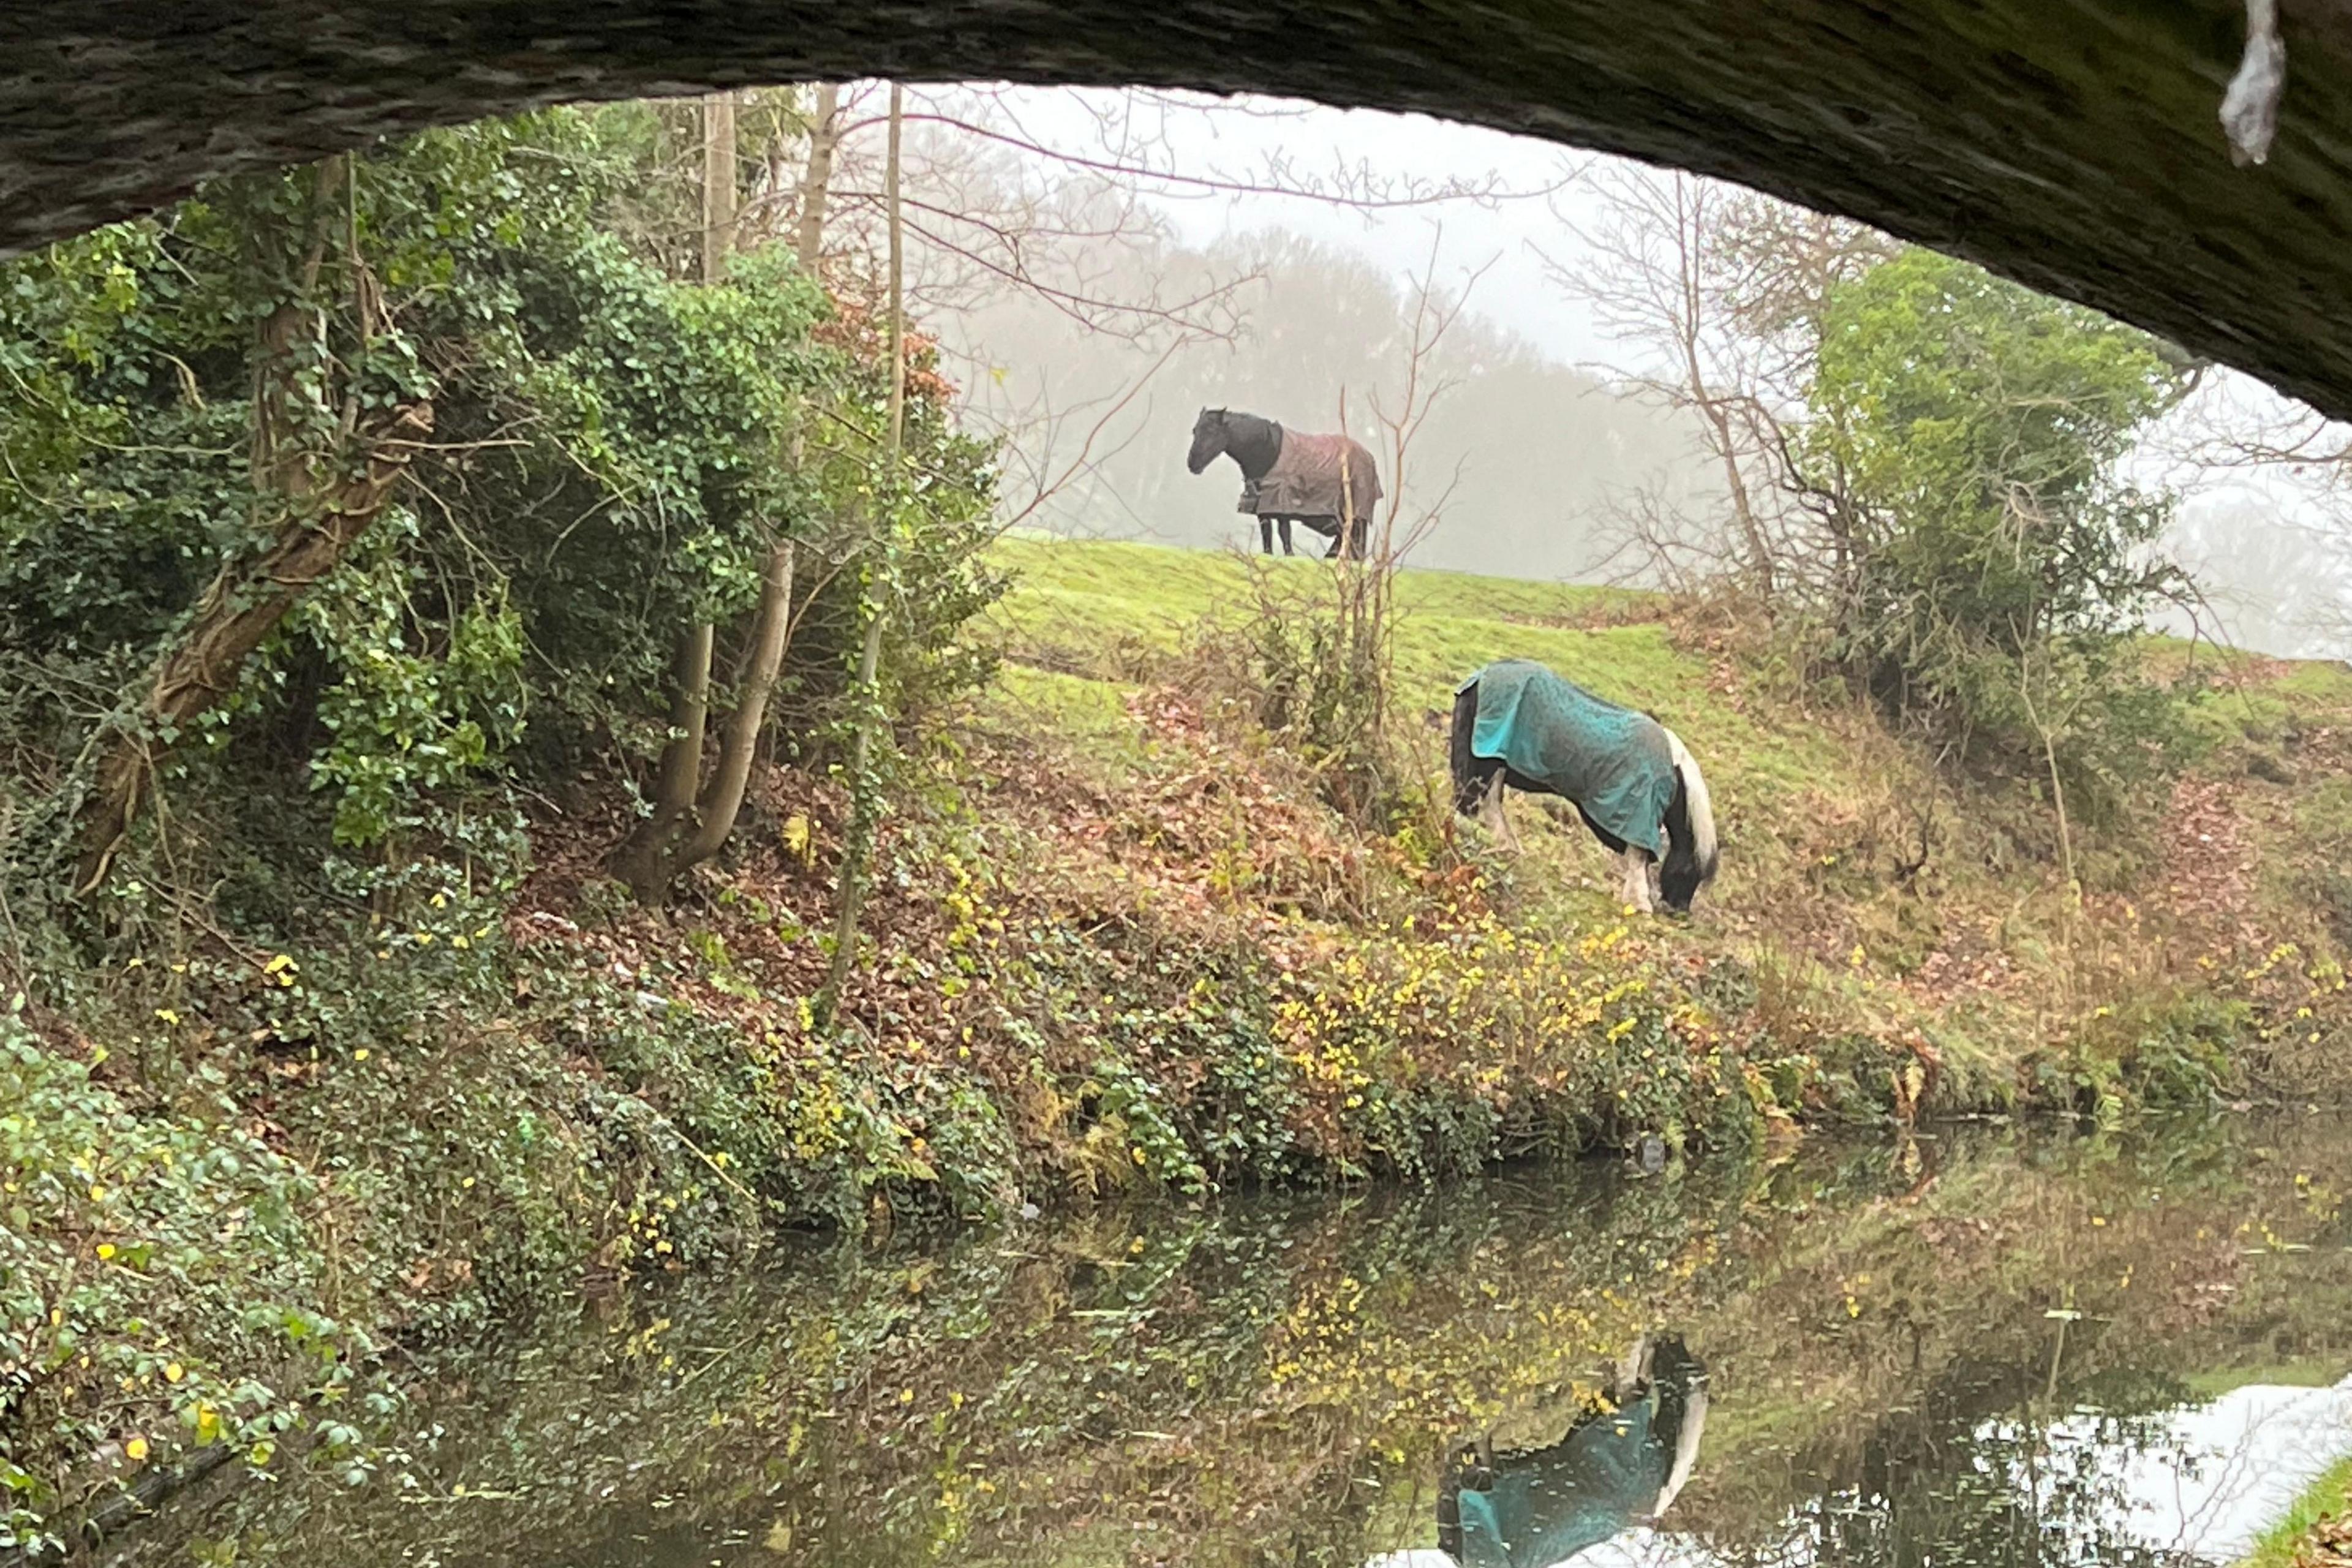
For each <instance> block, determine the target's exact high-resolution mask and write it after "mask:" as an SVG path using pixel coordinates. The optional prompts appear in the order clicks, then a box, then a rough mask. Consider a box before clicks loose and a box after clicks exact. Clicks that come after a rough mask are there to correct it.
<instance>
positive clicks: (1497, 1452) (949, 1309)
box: [116, 1117, 2352, 1568]
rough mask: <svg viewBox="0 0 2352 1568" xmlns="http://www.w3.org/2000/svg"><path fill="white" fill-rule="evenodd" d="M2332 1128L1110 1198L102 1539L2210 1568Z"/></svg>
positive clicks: (1895, 1147)
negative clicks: (1192, 1199) (1441, 1182)
mask: <svg viewBox="0 0 2352 1568" xmlns="http://www.w3.org/2000/svg"><path fill="white" fill-rule="evenodd" d="M2347 1192H2352V1129H2347V1126H2346V1125H2345V1123H2344V1121H2342V1120H2341V1119H2340V1118H2332V1117H2331V1118H2321V1117H2311V1118H2306V1119H2303V1120H2299V1121H2275V1122H2264V1121H2246V1120H2235V1121H2223V1122H2219V1123H2213V1124H2203V1125H2198V1126H2193V1127H2184V1128H2177V1129H2172V1130H2169V1131H2162V1132H2157V1133H2148V1134H2137V1135H2133V1136H2131V1137H2127V1138H2116V1139H2106V1138H2091V1137H2081V1136H2067V1135H2058V1134H2053V1133H2047V1132H2042V1133H2032V1134H2028V1133H2021V1132H2016V1133H2011V1132H1997V1131H1982V1132H1977V1131H1959V1132H1952V1133H1948V1134H1945V1135H1942V1136H1938V1137H1935V1138H1926V1137H1922V1138H1919V1139H1917V1140H1915V1141H1907V1142H1900V1143H1871V1144H1866V1145H1853V1144H1843V1145H1836V1146H1832V1145H1828V1144H1820V1143H1817V1144H1814V1145H1811V1146H1806V1147H1802V1148H1799V1149H1796V1150H1794V1151H1792V1152H1789V1153H1788V1154H1787V1155H1785V1156H1784V1157H1780V1158H1777V1159H1765V1158H1759V1159H1758V1160H1756V1161H1755V1162H1753V1163H1738V1162H1737V1161H1732V1162H1726V1163H1721V1164H1718V1165H1714V1166H1705V1165H1703V1166H1701V1167H1699V1168H1697V1169H1694V1170H1689V1171H1684V1170H1669V1171H1667V1172H1666V1173H1664V1174H1660V1175H1655V1176H1643V1175H1641V1174H1639V1173H1629V1172H1626V1171H1623V1170H1621V1169H1619V1168H1616V1167H1613V1166H1612V1167H1606V1168H1601V1167H1594V1166H1589V1165H1588V1166H1578V1167H1568V1168H1547V1169H1543V1170H1538V1171H1522V1172H1517V1173H1510V1174H1507V1175H1502V1176H1497V1177H1494V1178H1491V1179H1488V1180H1486V1181H1482V1182H1478V1183H1475V1184H1464V1185H1459V1186H1455V1187H1451V1188H1447V1189H1444V1190H1440V1191H1436V1192H1430V1193H1421V1192H1402V1191H1374V1192H1368V1193H1359V1194H1344V1195H1329V1194H1326V1195H1318V1196H1315V1197H1311V1198H1297V1197H1292V1198H1267V1199H1248V1200H1228V1201H1225V1202H1223V1203H1222V1204H1220V1205H1215V1206H1213V1207H1211V1208H1208V1209H1204V1210H1193V1209H1184V1208H1178V1207H1170V1206H1165V1205H1151V1206H1142V1207H1136V1208H1109V1209H1104V1210H1098V1211H1097V1212H1095V1213H1093V1214H1091V1215H1083V1216H1080V1217H1076V1218H1066V1219H1058V1220H1057V1219H1048V1220H1045V1221H1041V1222H1036V1223H1033V1224H1029V1225H1024V1226H1013V1227H1010V1228H1008V1229H1005V1230H1002V1231H990V1232H986V1233H974V1232H963V1233H956V1234H946V1235H941V1234H934V1235H931V1236H929V1237H912V1238H900V1239H899V1240H898V1241H895V1242H892V1243H888V1244H884V1245H876V1244H873V1243H863V1244H853V1243H841V1244H837V1245H833V1246H829V1247H810V1248H807V1249H805V1250H803V1251H801V1252H798V1253H796V1254H794V1255H793V1256H791V1257H788V1258H777V1259H772V1260H771V1262H770V1263H769V1264H768V1265H766V1266H764V1267H762V1268H759V1269H756V1270H746V1271H744V1272H742V1273H740V1274H738V1275H735V1276H733V1277H730V1278H728V1279H689V1280H684V1281H680V1282H676V1283H673V1284H667V1285H660V1286H655V1287H647V1288H640V1289H635V1290H632V1291H628V1292H625V1293H623V1294H621V1295H618V1296H613V1297H608V1298H605V1299H603V1300H593V1301H565V1302H557V1303H551V1305H550V1306H549V1308H548V1309H547V1310H546V1311H545V1312H544V1313H543V1314H542V1315H541V1318H540V1320H539V1321H535V1322H533V1323H530V1324H528V1325H525V1326H522V1327H520V1328H519V1329H518V1330H517V1331H516V1332H515V1333H514V1334H512V1335H511V1336H510V1337H509V1339H508V1340H506V1341H505V1342H501V1343H499V1344H498V1345H495V1346H488V1347H477V1348H475V1349H473V1350H471V1351H469V1352H466V1353H465V1354H464V1355H462V1356H460V1355H456V1354H452V1355H451V1356H449V1357H448V1358H447V1359H446V1363H445V1364H442V1365H440V1366H437V1367H436V1368H434V1369H432V1373H431V1375H430V1376H429V1377H428V1378H427V1379H426V1381H425V1384H423V1392H421V1393H420V1394H418V1396H417V1398H416V1399H415V1403H414V1405H412V1407H411V1408H410V1410H409V1411H408V1413H407V1415H406V1416H405V1417H404V1420H403V1421H402V1422H401V1424H400V1428H399V1431H398V1433H397V1434H396V1436H395V1437H394V1441H393V1444H392V1446H391V1447H389V1448H388V1449H387V1450H386V1451H385V1452H383V1454H382V1455H381V1456H380V1457H379V1458H378V1459H377V1461H376V1468H375V1474H374V1476H373V1479H371V1480H370V1481H369V1482H368V1483H367V1484H366V1485H364V1486H361V1487H358V1488H352V1487H349V1486H347V1485H345V1484H344V1483H342V1482H341V1480H339V1479H336V1478H334V1477H333V1476H331V1475H328V1474H326V1473H323V1472H320V1473H312V1472H309V1471H304V1472H300V1473H292V1474H288V1475H283V1476H280V1477H278V1478H277V1479H270V1480H266V1481H263V1480H248V1481H245V1482H243V1483H242V1484H237V1485H233V1486H229V1485H225V1486H220V1487H217V1488H215V1489H211V1490H208V1491H205V1492H204V1493H202V1494H200V1495H198V1496H195V1497H194V1498H192V1499H190V1500H187V1501H186V1502H184V1504H181V1505H176V1506H174V1507H173V1508H172V1509H171V1510H169V1511H168V1512H167V1513H166V1514H165V1515H164V1516H163V1518H161V1519H159V1520H157V1521H153V1522H152V1524H151V1525H149V1526H147V1527H146V1528H145V1529H144V1530H143V1531H142V1533H141V1534H139V1535H137V1536H135V1537H133V1538H131V1539H129V1540H126V1541H125V1542H121V1544H120V1546H119V1547H118V1548H117V1555H116V1561H118V1562H123V1563H154V1564H163V1563H240V1564H280V1563H283V1564H293V1563H304V1564H311V1563H316V1564H345V1563H349V1564H379V1563H381V1564H392V1563H415V1564H447V1565H452V1568H455V1565H458V1564H491V1563H513V1564H518V1565H555V1564H577V1565H581V1568H591V1565H593V1568H623V1565H628V1568H635V1565H638V1564H646V1565H652V1568H702V1565H706V1564H716V1565H725V1568H735V1565H739V1564H740V1565H754V1564H758V1565H777V1568H782V1565H787V1564H807V1565H820V1564H842V1565H845V1568H866V1565H873V1568H882V1565H886V1564H887V1565H890V1568H902V1565H912V1564H918V1563H977V1564H989V1563H1006V1564H1013V1563H1018V1564H1023V1565H1024V1568H1080V1565H1090V1564H1145V1563H1215V1564H1226V1563H1232V1564H1244V1563H1252V1564H1255V1563H1269V1564H1271V1563H1281V1564H1295V1565H1325V1564H1328V1565H1333V1568H1363V1565H1364V1564H1367V1563H1382V1564H1386V1565H1392V1568H1406V1565H1410V1568H1423V1564H1426V1565H1428V1568H1441V1565H1443V1564H1445V1563H1455V1562H1459V1563H1465V1564H1472V1565H1476V1568H1486V1565H1489V1564H1537V1563H1556V1562H1562V1561H1572V1562H1575V1563H1580V1564H1624V1563H1659V1564H1685V1563H1689V1564H1699V1563H1736V1564H1751V1563H1753V1564H1766V1563H1770V1564H1780V1563H1788V1564H1800V1563H1839V1564H1869V1565H1880V1564H1885V1565H1889V1568H1893V1565H1898V1564H1920V1565H1929V1564H1937V1565H1952V1568H1992V1565H2004V1568H2006V1565H2010V1564H2042V1563H2068V1564H2074V1563H2099V1564H2121V1565H2132V1564H2141V1563H2189V1562H2200V1561H2204V1562H2221V1563H2226V1562H2229V1561H2231V1559H2232V1558H2233V1557H2235V1556H2236V1555H2237V1554H2238V1553H2239V1552H2242V1550H2243V1549H2244V1548H2245V1547H2246V1545H2247V1544H2248V1543H2249V1542H2250V1541H2251V1539H2252V1537H2253V1536H2254V1535H2255V1534H2256V1533H2258V1532H2259V1531H2261V1530H2262V1529H2263V1528H2264V1527H2265V1526H2266V1525H2268V1524H2269V1523H2270V1522H2271V1521H2273V1520H2275V1519H2276V1518H2277V1517H2278V1516H2279V1515H2280V1514H2281V1513H2283V1512H2284V1510H2285V1508H2286V1506H2287V1504H2288V1502H2289V1501H2290V1500H2292V1498H2293V1496H2294V1493H2295V1491H2297V1490H2298V1489H2300V1487H2301V1486H2302V1485H2303V1484H2304V1483H2305V1482H2306V1481H2307V1480H2308V1479H2309V1478H2310V1477H2311V1476H2313V1475H2315V1473H2316V1472H2317V1471H2318V1470H2319V1469H2320V1468H2323V1467H2324V1466H2325V1465H2326V1462H2327V1461H2328V1460H2329V1459H2331V1458H2335V1457H2336V1456H2339V1455H2343V1454H2347V1453H2352V1380H2347V1374H2352V1221H2348V1220H2347V1215H2346V1210H2345V1204H2344V1199H2345V1195H2346V1194H2347Z"/></svg>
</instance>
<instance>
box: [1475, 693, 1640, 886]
mask: <svg viewBox="0 0 2352 1568" xmlns="http://www.w3.org/2000/svg"><path fill="white" fill-rule="evenodd" d="M1473 686H1475V687H1476V688H1477V689H1478V722H1477V727H1476V729H1475V731H1474V732H1473V734H1472V735H1471V738H1470V752H1471V755H1473V756H1477V757H1486V758H1490V759H1499V760H1500V761H1501V762H1502V763H1503V765H1504V766H1506V767H1507V768H1509V769H1510V770H1511V771H1512V772H1513V773H1519V774H1521V775H1523V776H1524V777H1526V778H1528V779H1530V780H1532V781H1534V782H1535V783H1537V784H1541V785H1543V786H1544V788H1546V789H1548V790H1550V791H1552V792H1553V793H1554V794H1556V795H1564V796H1566V797H1567V798H1568V799H1570V800H1572V801H1574V802H1575V803H1576V804H1577V805H1579V806H1580V807H1582V808H1583V810H1584V815H1585V816H1589V817H1591V819H1592V821H1593V822H1594V823H1596V824H1597V825H1599V826H1600V827H1601V830H1602V831H1603V832H1605V833H1607V834H1609V835H1610V837H1613V838H1617V839H1620V840H1622V842H1624V843H1627V844H1631V845H1634V846H1636V847H1640V848H1643V849H1646V850H1648V851H1649V852H1650V853H1651V854H1652V855H1654V856H1657V857H1659V858H1664V854H1665V845H1664V833H1663V832H1662V829H1663V827H1664V824H1665V820H1666V808H1667V807H1668V806H1670V805H1673V804H1674V799H1675V759H1674V748H1673V747H1672V746H1670V745H1669V744H1668V743H1667V742H1666V731H1665V727H1664V725H1662V724H1660V723H1659V722H1658V721H1656V720H1655V719H1653V718H1651V717H1650V716H1649V715H1648V714H1646V713H1636V712H1634V711H1633V710H1632V709H1630V708H1620V707H1618V706H1617V705H1616V704H1615V703H1613V702H1603V701H1602V700H1601V699H1600V698H1598V697H1595V696H1593V695H1592V693H1591V692H1590V691H1587V690H1585V689H1583V688H1582V687H1580V686H1577V685H1574V684H1572V683H1571V682H1569V681H1566V680H1562V679H1560V678H1559V676H1557V675H1554V674H1553V673H1552V672H1551V671H1550V670H1549V669H1546V668H1544V667H1543V666H1542V665H1539V664H1537V663H1534V662H1533V661H1531V660H1528V659H1524V658H1507V659H1503V660H1500V661H1498V662H1496V663H1494V664H1490V665H1488V666H1487V667H1486V668H1484V669H1482V670H1480V671H1479V672H1478V673H1477V674H1475V675H1474V676H1472V677H1471V678H1470V679H1467V680H1465V681H1464V682H1463V683H1462V684H1461V685H1460V686H1458V687H1456V688H1454V695H1456V696H1457V697H1458V696H1460V695H1461V694H1462V693H1463V692H1465V691H1467V690H1468V689H1470V688H1471V687H1473Z"/></svg>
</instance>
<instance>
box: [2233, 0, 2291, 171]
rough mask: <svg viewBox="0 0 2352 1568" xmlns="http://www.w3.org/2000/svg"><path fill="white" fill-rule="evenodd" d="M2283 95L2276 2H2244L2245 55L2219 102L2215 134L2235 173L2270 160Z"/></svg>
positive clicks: (2282, 44)
mask: <svg viewBox="0 0 2352 1568" xmlns="http://www.w3.org/2000/svg"><path fill="white" fill-rule="evenodd" d="M2285 92H2286V43H2285V40H2284V39H2282V38H2281V37H2279V27H2278V0H2246V53H2245V58H2243V59H2242V60H2240V61H2239V62H2238V74H2237V75H2236V76H2234V77H2232V78H2231V79H2230V90H2229V91H2228V92H2226V93H2224V94H2223V95H2222V97H2221V129H2222V131H2223V132H2226V133H2227V134H2228V136H2229V138H2230V161H2231V163H2236V164H2237V165H2238V166H2239V167H2240V168H2243V167H2245V166H2246V165H2247V164H2249V163H2263V162H2264V161H2265V160H2267V159H2268V158H2269V157H2270V155H2271V138H2272V137H2273V136H2275V135H2276V134H2277V133H2278V116H2279V100H2280V99H2281V98H2282V97H2283V96H2284V94H2285Z"/></svg>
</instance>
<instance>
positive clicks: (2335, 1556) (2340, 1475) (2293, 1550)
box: [2243, 1459, 2352, 1568]
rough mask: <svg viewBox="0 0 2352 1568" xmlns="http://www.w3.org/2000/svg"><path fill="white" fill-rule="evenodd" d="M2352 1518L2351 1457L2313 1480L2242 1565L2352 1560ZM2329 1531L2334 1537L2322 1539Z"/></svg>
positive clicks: (2292, 1567)
mask: <svg viewBox="0 0 2352 1568" xmlns="http://www.w3.org/2000/svg"><path fill="white" fill-rule="evenodd" d="M2347 1518H2352V1459H2346V1460H2344V1461H2343V1462H2341V1463H2340V1464H2338V1465H2336V1467H2335V1468H2333V1469H2331V1470H2329V1471H2328V1472H2327V1473H2326V1475H2324V1476H2322V1477H2320V1478H2319V1479H2318V1480H2316V1481H2315V1482H2313V1483H2312V1485H2311V1488H2310V1489H2309V1490H2307V1491H2305V1493H2304V1494H2303V1496H2302V1497H2301V1498H2299V1499H2297V1500H2296V1501H2295V1505H2294V1509H2293V1510H2291V1511H2290V1512H2289V1513H2288V1514H2287V1516H2286V1517H2285V1518H2284V1519H2283V1520H2281V1521H2278V1523H2276V1524H2275V1525H2273V1526H2272V1527H2271V1528H2270V1530H2269V1531H2266V1532H2265V1533H2264V1534H2263V1539H2262V1542H2261V1543H2260V1544H2259V1545H2257V1546H2256V1547H2255V1548H2254V1550H2253V1552H2252V1555H2250V1556H2249V1557H2247V1559H2246V1560H2245V1563H2244V1564H2243V1568H2333V1565H2334V1564H2336V1563H2347V1562H2352V1531H2346V1530H2345V1529H2344V1528H2343V1526H2344V1523H2345V1521H2347ZM2331 1522H2332V1523H2334V1524H2336V1526H2337V1528H2336V1530H2334V1531H2327V1533H2328V1534H2330V1535H2332V1536H2333V1537H2334V1538H2335V1539H2334V1541H2333V1542H2328V1541H2326V1540H2324V1539H2323V1534H2322V1532H2323V1530H2324V1529H2325V1527H2326V1526H2327V1525H2328V1524H2330V1523H2331Z"/></svg>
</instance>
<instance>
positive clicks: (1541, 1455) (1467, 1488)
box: [1376, 1335, 1706, 1568]
mask: <svg viewBox="0 0 2352 1568" xmlns="http://www.w3.org/2000/svg"><path fill="white" fill-rule="evenodd" d="M1607 1392H1608V1395H1609V1400H1608V1404H1607V1405H1601V1406H1593V1407H1588V1408H1587V1409H1585V1410H1584V1411H1583V1412H1581V1413H1580V1415H1577V1416H1576V1417H1575V1418H1574V1419H1573V1420H1572V1421H1571V1422H1570V1425H1569V1427H1568V1430H1567V1432H1566V1433H1565V1435H1563V1436H1560V1437H1559V1438H1558V1439H1556V1440H1555V1441H1552V1442H1550V1443H1549V1444H1547V1445H1545V1446H1544V1447H1539V1448H1521V1449H1516V1450H1512V1449H1503V1450H1498V1449H1497V1448H1496V1447H1495V1443H1494V1439H1493V1436H1492V1435H1486V1436H1480V1437H1476V1438H1473V1439H1471V1440H1469V1441H1466V1442H1464V1443H1460V1444H1457V1445H1456V1446H1455V1447H1454V1451H1453V1453H1452V1454H1451V1455H1450V1456H1449V1457H1448V1458H1447V1461H1446V1467H1445V1481H1444V1489H1443V1490H1442V1491H1441V1492H1440V1493H1439V1495H1438V1501H1437V1543H1438V1551H1437V1552H1408V1553H1403V1554H1401V1555H1398V1556H1395V1557H1391V1558H1388V1559H1385V1560H1383V1562H1382V1563H1381V1564H1377V1565H1376V1568H1437V1565H1438V1564H1443V1563H1452V1564H1458V1565H1459V1568H1554V1565H1555V1564H1559V1563H1569V1562H1570V1561H1572V1560H1574V1559H1575V1558H1576V1557H1578V1556H1579V1555H1580V1553H1582V1552H1588V1551H1590V1550H1591V1549H1592V1548H1593V1547H1595V1546H1598V1545H1600V1544H1601V1542H1606V1541H1609V1540H1611V1539H1612V1538H1613V1537H1615V1536H1617V1535H1620V1534H1622V1533H1623V1532H1624V1531H1628V1530H1631V1529H1633V1528H1636V1527H1640V1526H1648V1525H1652V1524H1654V1523H1656V1522H1657V1520H1658V1517H1659V1516H1660V1515H1661V1514H1663V1513H1664V1512H1665V1511H1666V1510H1667V1509H1668V1508H1669V1507H1670V1506H1672V1505H1673V1503H1674V1500H1675V1495H1676V1494H1677V1493H1679V1492H1680V1491H1681V1490H1682V1489H1683V1485H1684V1483H1685V1482H1686V1481H1688V1480H1689V1479H1690V1473H1691V1466H1692V1464H1693V1462H1694V1461H1695V1460H1696V1458H1698V1444H1699V1435H1700V1433H1701V1431H1702V1430H1703V1429H1704V1428H1705V1427H1706V1368H1705V1367H1704V1366H1702V1365H1701V1364H1700V1363H1699V1361H1698V1359H1697V1358H1696V1356H1694V1355H1692V1354H1691V1353H1690V1352H1689V1351H1688V1350H1687V1349H1685V1346H1684V1344H1683V1342H1682V1341H1681V1340H1680V1339H1679V1338H1677V1337H1675V1336H1671V1335H1664V1336H1659V1337H1656V1338H1644V1339H1643V1341H1642V1342H1639V1343H1638V1344H1636V1345H1635V1346H1634V1347H1633V1351H1632V1352H1629V1353H1628V1355H1627V1356H1626V1358H1625V1360H1624V1361H1623V1362H1622V1363H1620V1364H1619V1366H1618V1368H1617V1369H1616V1373H1615V1376H1614V1378H1613V1379H1612V1386H1611V1387H1610V1388H1609V1390H1608V1391H1607Z"/></svg>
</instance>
